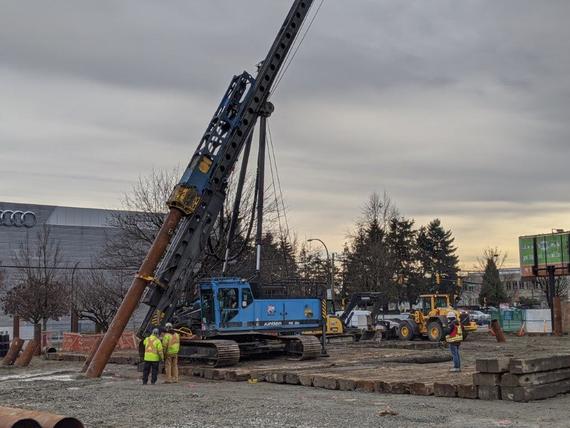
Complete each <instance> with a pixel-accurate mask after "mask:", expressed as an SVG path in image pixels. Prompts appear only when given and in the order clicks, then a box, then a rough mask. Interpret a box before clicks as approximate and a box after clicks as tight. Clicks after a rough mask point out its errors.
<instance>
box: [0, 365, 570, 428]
mask: <svg viewBox="0 0 570 428" xmlns="http://www.w3.org/2000/svg"><path fill="white" fill-rule="evenodd" d="M79 367H80V364H74V363H66V362H51V361H49V362H48V361H35V362H34V367H32V368H31V369H28V370H25V371H22V370H18V369H15V368H2V369H0V405H3V406H14V407H22V408H29V409H34V410H46V411H51V412H54V413H59V414H65V415H69V416H75V417H77V418H79V419H80V420H82V421H83V422H84V423H85V424H86V426H87V427H148V426H152V427H156V428H158V427H165V428H166V427H169V428H175V427H417V426H442V425H444V424H447V425H449V426H454V427H510V426H512V427H567V426H568V408H569V407H570V395H565V396H561V397H557V398H555V399H550V400H546V401H541V402H534V403H526V404H519V403H511V402H505V401H495V402H485V401H480V400H462V399H446V398H439V397H418V396H411V395H382V394H367V393H357V392H342V391H329V390H324V389H318V388H306V387H300V386H290V385H277V384H268V383H257V384H248V383H246V382H216V381H206V380H203V379H197V378H187V377H185V378H183V379H181V382H180V383H179V384H177V385H166V384H162V383H161V384H157V385H154V386H151V385H148V386H145V387H143V386H142V385H141V383H140V380H139V374H138V373H137V372H136V370H135V369H134V368H133V367H127V366H114V365H110V366H109V370H108V375H106V376H104V377H103V378H102V379H100V380H88V379H77V378H76V374H75V373H77V370H78V368H79ZM159 382H160V381H159ZM383 412H387V413H390V412H395V413H396V414H395V415H385V416H383V415H382V413H383Z"/></svg>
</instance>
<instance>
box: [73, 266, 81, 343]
mask: <svg viewBox="0 0 570 428" xmlns="http://www.w3.org/2000/svg"><path fill="white" fill-rule="evenodd" d="M79 263H80V262H77V263H75V266H73V270H72V271H71V332H72V333H78V332H79V314H78V313H77V302H76V290H75V271H76V270H77V267H78V266H79Z"/></svg>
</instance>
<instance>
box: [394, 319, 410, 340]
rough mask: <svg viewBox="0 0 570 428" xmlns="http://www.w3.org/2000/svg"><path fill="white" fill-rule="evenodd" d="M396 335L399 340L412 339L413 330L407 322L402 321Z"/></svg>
mask: <svg viewBox="0 0 570 428" xmlns="http://www.w3.org/2000/svg"><path fill="white" fill-rule="evenodd" d="M398 337H399V338H400V340H412V339H413V338H414V332H413V331H412V328H411V327H410V325H409V324H408V323H404V324H402V325H401V326H400V329H399V330H398Z"/></svg>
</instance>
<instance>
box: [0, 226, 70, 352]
mask: <svg viewBox="0 0 570 428" xmlns="http://www.w3.org/2000/svg"><path fill="white" fill-rule="evenodd" d="M14 263H15V265H16V266H17V269H16V272H17V273H16V285H15V287H13V288H12V289H10V290H8V292H7V293H6V295H5V296H4V297H3V299H2V303H3V307H4V311H5V312H6V313H8V314H10V315H12V316H19V317H21V318H22V319H24V320H26V321H28V322H30V323H32V324H34V339H36V340H37V341H38V343H41V332H42V324H41V323H42V322H43V327H44V329H45V327H46V324H47V321H48V320H50V319H58V318H59V317H60V316H63V315H65V314H66V313H67V311H68V301H67V299H65V297H64V296H65V294H66V288H67V286H66V284H65V280H64V278H63V276H62V275H61V270H60V268H61V267H62V254H61V250H60V246H59V242H57V241H55V240H53V239H52V238H51V236H50V228H49V226H46V225H44V226H43V227H42V228H41V229H40V230H39V231H38V233H37V235H36V237H35V239H33V240H30V237H29V236H26V240H25V241H24V242H22V243H21V245H20V248H19V251H18V253H17V255H16V256H15V258H14Z"/></svg>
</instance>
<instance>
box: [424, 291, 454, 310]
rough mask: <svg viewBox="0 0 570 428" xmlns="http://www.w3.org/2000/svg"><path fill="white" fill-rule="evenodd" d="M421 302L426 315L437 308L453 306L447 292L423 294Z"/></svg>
mask: <svg viewBox="0 0 570 428" xmlns="http://www.w3.org/2000/svg"><path fill="white" fill-rule="evenodd" d="M419 303H420V307H421V311H422V313H423V314H424V315H428V314H429V313H430V312H432V311H434V310H437V309H443V308H449V307H451V305H450V302H449V296H448V295H447V294H422V295H421V296H420V302H419Z"/></svg>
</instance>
